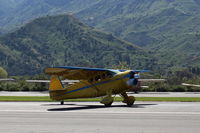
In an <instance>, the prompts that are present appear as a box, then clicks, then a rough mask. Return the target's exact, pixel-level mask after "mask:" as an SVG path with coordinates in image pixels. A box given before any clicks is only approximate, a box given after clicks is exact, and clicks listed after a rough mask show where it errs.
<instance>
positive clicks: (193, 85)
mask: <svg viewBox="0 0 200 133" xmlns="http://www.w3.org/2000/svg"><path fill="white" fill-rule="evenodd" d="M182 85H184V86H190V87H200V85H195V84H186V83H182Z"/></svg>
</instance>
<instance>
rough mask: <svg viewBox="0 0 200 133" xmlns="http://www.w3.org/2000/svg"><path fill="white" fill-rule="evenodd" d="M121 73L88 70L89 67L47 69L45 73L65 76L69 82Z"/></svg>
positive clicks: (100, 69) (113, 70)
mask: <svg viewBox="0 0 200 133" xmlns="http://www.w3.org/2000/svg"><path fill="white" fill-rule="evenodd" d="M118 72H120V71H119V70H115V69H103V68H88V67H71V66H63V67H52V68H46V69H45V73H46V74H49V75H58V76H63V77H64V78H65V79H69V80H88V79H89V78H91V77H93V76H95V75H102V74H105V75H106V74H107V75H108V74H109V75H114V74H116V73H118Z"/></svg>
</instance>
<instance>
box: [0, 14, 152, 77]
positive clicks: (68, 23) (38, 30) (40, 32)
mask: <svg viewBox="0 0 200 133" xmlns="http://www.w3.org/2000/svg"><path fill="white" fill-rule="evenodd" d="M0 44H1V45H0V66H3V67H4V68H6V69H7V71H8V72H9V74H11V75H16V74H19V75H23V74H36V73H40V72H42V70H43V69H44V68H45V67H49V66H58V65H70V66H90V67H111V66H114V65H117V64H119V63H120V62H125V63H126V64H127V65H128V66H129V67H131V68H133V69H139V68H140V69H143V68H147V69H148V68H149V69H151V68H152V67H153V65H154V63H155V62H156V60H155V59H153V58H151V56H149V54H148V53H146V52H145V51H143V50H142V49H141V48H139V47H138V46H135V45H133V44H130V43H127V42H125V41H122V40H119V39H117V38H115V37H114V36H113V35H111V34H107V33H103V32H100V31H97V30H95V29H93V28H91V27H89V26H87V25H85V24H83V23H81V22H80V21H78V20H77V19H76V18H74V17H73V16H71V15H59V16H47V17H41V18H37V19H35V20H34V21H32V22H30V23H28V24H26V25H25V26H23V27H21V28H20V29H19V30H17V31H15V32H12V33H9V34H7V35H4V36H3V37H1V38H0Z"/></svg>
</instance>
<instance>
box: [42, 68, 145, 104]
mask: <svg viewBox="0 0 200 133" xmlns="http://www.w3.org/2000/svg"><path fill="white" fill-rule="evenodd" d="M140 72H148V71H147V70H115V69H102V68H87V67H71V66H63V67H53V68H46V69H45V73H46V74H48V75H50V76H51V78H50V84H49V93H50V98H51V99H52V100H56V101H61V104H64V101H63V100H64V99H76V98H94V97H103V98H102V100H101V101H100V102H101V103H102V104H104V105H105V106H111V104H112V103H113V99H114V98H113V96H112V95H115V94H120V95H121V96H122V97H123V99H124V100H123V102H124V103H126V104H127V105H128V106H132V105H133V103H134V102H135V98H134V97H133V96H128V95H127V93H126V92H127V91H130V90H131V89H132V90H134V89H137V88H138V87H139V85H140V79H139V78H140V76H139V73H140ZM60 77H62V79H68V80H79V82H76V83H74V84H71V85H67V86H64V85H63V84H62V82H61V80H60Z"/></svg>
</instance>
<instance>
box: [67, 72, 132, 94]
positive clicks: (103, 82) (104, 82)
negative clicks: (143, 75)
mask: <svg viewBox="0 0 200 133" xmlns="http://www.w3.org/2000/svg"><path fill="white" fill-rule="evenodd" d="M128 76H129V74H127V75H125V76H123V77H122V78H118V79H114V80H107V81H102V82H99V83H95V84H92V85H88V86H84V87H82V88H78V89H75V90H71V91H67V92H65V93H64V94H68V93H72V92H76V91H79V90H83V89H87V88H90V87H93V86H97V85H101V84H106V83H109V82H112V81H117V80H121V79H124V78H127V77H128Z"/></svg>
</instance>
